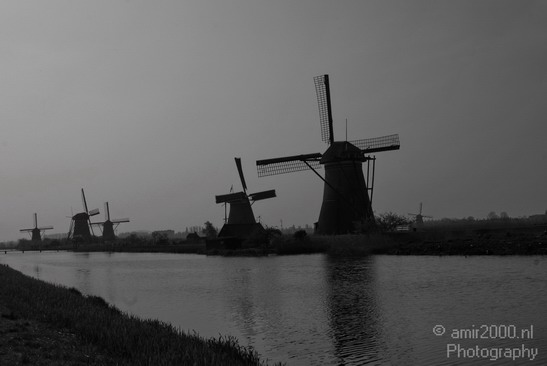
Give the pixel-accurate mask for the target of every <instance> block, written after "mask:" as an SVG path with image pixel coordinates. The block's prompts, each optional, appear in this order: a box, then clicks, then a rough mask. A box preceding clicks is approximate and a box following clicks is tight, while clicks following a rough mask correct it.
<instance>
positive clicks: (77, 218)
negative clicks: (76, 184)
mask: <svg viewBox="0 0 547 366" xmlns="http://www.w3.org/2000/svg"><path fill="white" fill-rule="evenodd" d="M82 205H83V206H84V207H83V208H84V212H80V213H77V214H76V215H74V216H72V219H71V221H70V228H69V230H68V235H67V238H68V239H73V240H75V239H80V240H85V241H90V240H91V238H92V237H93V236H95V234H94V233H93V228H92V227H91V221H90V219H89V218H90V217H92V216H95V215H98V214H99V209H98V208H95V209H93V210H91V211H89V210H88V209H87V202H86V200H85V193H84V189H83V188H82Z"/></svg>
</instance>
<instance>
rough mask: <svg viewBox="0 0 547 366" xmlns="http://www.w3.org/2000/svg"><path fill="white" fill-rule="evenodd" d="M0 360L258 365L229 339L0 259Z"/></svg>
mask: <svg viewBox="0 0 547 366" xmlns="http://www.w3.org/2000/svg"><path fill="white" fill-rule="evenodd" d="M0 364H2V365H186V364H190V365H262V364H265V363H264V362H262V361H260V359H259V358H258V355H257V354H256V353H255V352H253V351H251V350H247V349H245V348H243V347H241V346H239V345H238V343H237V341H236V340H235V339H234V338H230V337H227V338H225V337H222V338H219V339H204V338H202V337H200V336H198V335H188V334H186V333H184V332H181V331H180V330H178V329H175V328H174V327H172V326H171V325H169V324H166V323H163V322H160V321H155V320H141V319H138V318H136V317H134V316H129V315H127V314H125V313H122V312H121V311H119V310H118V309H117V308H115V307H113V306H111V305H109V304H107V303H106V302H105V301H104V300H103V299H102V298H100V297H95V296H83V295H82V294H81V293H80V292H79V291H78V290H76V289H67V288H65V287H62V286H56V285H52V284H48V283H45V282H42V281H39V280H36V279H33V278H30V277H28V276H25V275H23V274H21V273H20V272H17V271H15V270H13V269H11V268H9V267H8V266H5V265H0Z"/></svg>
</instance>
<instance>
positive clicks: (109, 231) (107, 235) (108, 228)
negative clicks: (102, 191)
mask: <svg viewBox="0 0 547 366" xmlns="http://www.w3.org/2000/svg"><path fill="white" fill-rule="evenodd" d="M104 212H105V214H104V216H105V220H104V222H92V223H91V225H100V226H102V227H103V240H116V234H115V233H114V231H115V230H116V228H117V227H118V225H120V224H121V223H122V222H129V219H128V218H124V219H115V220H110V207H109V206H108V202H105V203H104Z"/></svg>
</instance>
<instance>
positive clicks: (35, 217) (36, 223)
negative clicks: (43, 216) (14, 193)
mask: <svg viewBox="0 0 547 366" xmlns="http://www.w3.org/2000/svg"><path fill="white" fill-rule="evenodd" d="M34 227H35V228H37V227H38V214H37V213H34Z"/></svg>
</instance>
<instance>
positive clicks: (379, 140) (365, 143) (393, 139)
mask: <svg viewBox="0 0 547 366" xmlns="http://www.w3.org/2000/svg"><path fill="white" fill-rule="evenodd" d="M349 143H350V144H352V145H355V146H356V147H358V148H359V149H361V151H362V152H363V154H371V153H375V152H379V151H388V150H398V149H399V147H400V146H401V143H400V141H399V135H398V134H395V135H387V136H381V137H373V138H370V139H362V140H356V141H349Z"/></svg>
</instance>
